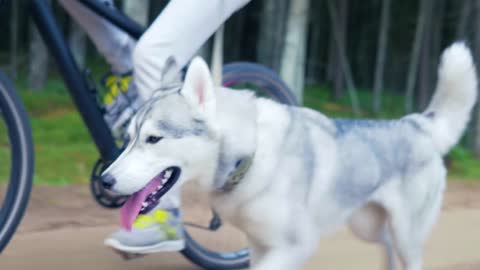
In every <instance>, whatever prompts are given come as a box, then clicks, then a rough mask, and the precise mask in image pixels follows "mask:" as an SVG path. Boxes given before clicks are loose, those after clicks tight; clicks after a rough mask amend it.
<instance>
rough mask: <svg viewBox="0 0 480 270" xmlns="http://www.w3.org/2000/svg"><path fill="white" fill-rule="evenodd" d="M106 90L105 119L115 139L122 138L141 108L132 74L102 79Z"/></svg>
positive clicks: (104, 99) (111, 74)
mask: <svg viewBox="0 0 480 270" xmlns="http://www.w3.org/2000/svg"><path fill="white" fill-rule="evenodd" d="M102 85H103V86H104V87H105V89H106V93H105V95H104V96H103V105H104V107H105V114H104V118H105V121H106V122H107V124H108V126H109V127H110V129H111V130H112V133H113V135H114V136H115V137H117V138H121V137H122V134H123V131H124V128H125V126H126V124H127V123H128V121H129V120H130V118H131V117H132V115H133V114H134V113H135V112H136V111H137V110H138V108H139V107H140V99H139V98H138V91H137V88H136V86H135V84H134V83H133V80H132V73H131V72H129V73H126V74H122V75H119V74H115V73H109V74H107V75H106V76H104V78H103V79H102Z"/></svg>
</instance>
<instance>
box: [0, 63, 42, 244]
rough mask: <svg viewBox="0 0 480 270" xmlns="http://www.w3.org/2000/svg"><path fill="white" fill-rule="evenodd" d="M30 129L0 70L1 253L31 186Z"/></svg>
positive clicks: (12, 231) (26, 200)
mask: <svg viewBox="0 0 480 270" xmlns="http://www.w3.org/2000/svg"><path fill="white" fill-rule="evenodd" d="M33 160H34V154H33V143H32V132H31V129H30V125H29V122H28V117H27V113H26V112H25V109H24V107H23V105H22V103H21V102H20V99H19V97H18V96H17V94H16V92H15V88H14V87H13V85H12V83H11V82H10V81H9V80H8V79H7V77H6V76H5V75H4V74H3V73H2V72H0V165H1V166H0V253H1V252H2V250H3V249H4V248H5V247H6V245H7V244H8V242H9V241H10V239H11V238H12V236H13V234H14V233H15V230H16V228H17V226H18V225H19V223H20V220H21V219H22V217H23V214H24V212H25V208H26V206H27V203H28V199H29V196H30V191H31V187H32V176H33Z"/></svg>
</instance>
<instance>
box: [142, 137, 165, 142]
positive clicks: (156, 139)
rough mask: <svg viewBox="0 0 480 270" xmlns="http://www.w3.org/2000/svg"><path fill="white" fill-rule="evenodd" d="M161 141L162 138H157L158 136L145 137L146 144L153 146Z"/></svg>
mask: <svg viewBox="0 0 480 270" xmlns="http://www.w3.org/2000/svg"><path fill="white" fill-rule="evenodd" d="M161 139H163V137H158V136H148V137H147V141H146V142H147V143H151V144H154V143H157V142H159V141H160V140H161Z"/></svg>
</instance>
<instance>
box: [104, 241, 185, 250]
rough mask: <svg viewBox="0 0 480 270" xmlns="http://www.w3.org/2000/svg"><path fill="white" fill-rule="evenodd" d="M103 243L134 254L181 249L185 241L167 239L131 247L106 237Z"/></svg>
mask: <svg viewBox="0 0 480 270" xmlns="http://www.w3.org/2000/svg"><path fill="white" fill-rule="evenodd" d="M104 244H105V245H106V246H108V247H111V248H113V249H115V250H119V251H123V252H128V253H135V254H150V253H157V252H176V251H180V250H183V249H184V248H185V241H184V240H169V241H165V242H162V243H158V244H155V245H150V246H142V247H132V246H126V245H123V244H122V243H120V242H119V241H117V240H115V239H107V240H105V242H104Z"/></svg>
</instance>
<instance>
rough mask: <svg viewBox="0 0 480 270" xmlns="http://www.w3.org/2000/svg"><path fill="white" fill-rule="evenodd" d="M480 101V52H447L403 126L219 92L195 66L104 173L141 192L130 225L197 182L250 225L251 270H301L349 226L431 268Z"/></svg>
mask: <svg viewBox="0 0 480 270" xmlns="http://www.w3.org/2000/svg"><path fill="white" fill-rule="evenodd" d="M476 99H477V78H476V71H475V67H474V64H473V60H472V56H471V53H470V50H469V49H468V48H467V47H466V45H464V44H463V43H455V44H453V45H452V46H451V47H449V48H447V49H446V50H445V51H444V53H443V55H442V59H441V63H440V67H439V70H438V83H437V88H436V92H435V94H434V96H433V99H432V101H431V103H430V105H429V106H428V108H427V109H426V110H425V111H424V112H423V113H417V114H410V115H407V116H405V117H402V118H400V119H395V120H378V121H377V120H346V119H330V118H327V117H326V116H325V115H323V114H321V113H319V112H317V111H313V110H310V109H306V108H299V107H290V106H285V105H281V104H278V103H275V102H274V101H271V100H268V99H264V98H256V97H255V96H254V94H253V93H252V92H250V91H238V90H229V89H226V88H222V87H215V86H214V85H213V82H212V78H211V75H210V72H209V70H208V67H207V65H206V64H205V62H204V61H203V60H201V59H200V58H196V59H194V60H193V61H192V63H191V65H190V67H189V69H188V71H187V74H186V78H185V82H184V84H183V86H182V87H180V88H179V89H177V90H172V91H166V92H162V93H159V94H157V95H156V96H155V97H153V98H152V100H150V101H149V102H148V103H147V104H146V105H145V106H144V107H143V108H142V109H141V110H140V111H139V112H138V113H137V115H136V116H135V118H134V119H133V120H132V122H131V124H130V125H129V127H128V131H127V132H128V134H129V136H130V138H131V139H130V142H129V144H128V146H127V148H126V149H125V151H124V152H123V153H122V154H121V155H120V156H119V157H118V159H117V160H116V161H115V162H114V163H113V164H112V165H111V166H110V167H109V168H108V169H107V170H106V171H105V172H104V175H103V177H104V178H105V179H107V180H108V182H109V183H110V184H111V189H112V190H113V191H115V192H118V193H120V194H127V195H130V194H133V195H132V196H131V197H130V199H129V200H128V201H127V203H126V204H125V206H124V208H123V210H122V214H121V215H122V223H123V226H124V227H125V228H127V229H128V228H129V227H130V226H131V224H132V222H133V221H134V219H135V218H136V216H137V215H138V214H139V213H145V212H148V211H149V210H150V209H152V208H153V207H154V206H155V205H156V204H157V203H158V201H159V199H160V197H161V196H162V195H163V194H165V193H166V192H167V191H168V190H169V189H170V188H171V187H172V186H173V185H174V184H175V186H177V188H178V186H180V185H182V184H183V183H185V182H187V181H197V182H198V184H199V185H200V186H201V188H202V189H203V192H206V193H208V194H209V195H210V198H211V200H212V205H213V207H214V208H215V210H216V211H218V213H220V215H221V216H222V218H224V219H226V220H228V221H229V222H230V223H232V224H233V225H235V226H237V227H238V228H239V229H241V230H242V231H243V232H244V233H245V234H246V236H247V238H248V240H249V243H250V248H251V267H252V268H251V269H256V270H283V269H285V270H287V269H288V270H292V269H301V268H302V267H303V265H304V264H305V262H306V261H307V259H308V258H309V257H310V256H312V255H313V254H314V252H315V250H316V247H317V244H318V243H319V239H320V238H321V237H322V236H324V235H325V234H327V233H329V232H331V231H332V230H334V229H336V228H338V227H339V226H341V225H343V224H348V225H349V226H350V227H351V228H352V230H353V232H354V233H355V234H356V235H357V236H359V237H360V238H361V239H364V240H367V241H372V242H377V243H379V244H380V245H382V246H383V247H384V248H385V249H386V251H387V252H386V254H388V256H387V259H388V261H389V262H390V263H389V265H390V267H393V261H394V257H395V255H398V256H399V258H400V260H401V262H402V263H403V265H404V268H405V269H407V270H419V269H422V247H423V244H424V242H425V240H426V237H427V235H428V233H429V231H430V230H431V228H432V226H433V225H434V223H435V220H436V218H437V216H438V214H439V212H440V208H441V204H442V198H443V192H444V190H445V185H446V182H445V179H446V169H445V166H444V164H443V161H442V157H443V156H444V155H445V154H446V153H447V152H448V151H449V149H451V148H452V147H453V146H454V145H455V144H456V143H457V141H458V140H459V138H460V137H461V135H462V133H463V131H464V129H465V127H466V125H467V123H468V121H469V118H470V112H471V110H472V108H473V106H474V104H475V101H476Z"/></svg>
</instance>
